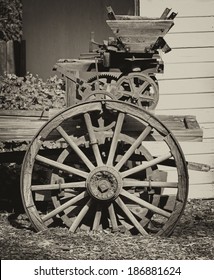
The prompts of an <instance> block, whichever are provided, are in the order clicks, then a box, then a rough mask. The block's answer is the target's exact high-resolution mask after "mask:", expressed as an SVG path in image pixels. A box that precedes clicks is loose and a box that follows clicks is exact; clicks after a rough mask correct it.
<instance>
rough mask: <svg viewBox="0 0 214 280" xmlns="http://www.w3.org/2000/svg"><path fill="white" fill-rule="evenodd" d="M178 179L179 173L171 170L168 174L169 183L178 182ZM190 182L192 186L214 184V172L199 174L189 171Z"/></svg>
mask: <svg viewBox="0 0 214 280" xmlns="http://www.w3.org/2000/svg"><path fill="white" fill-rule="evenodd" d="M164 171H165V170H164ZM176 179H177V172H176V171H173V170H169V171H168V172H167V182H176ZM189 182H190V184H191V185H201V184H214V171H210V172H198V171H191V170H189Z"/></svg>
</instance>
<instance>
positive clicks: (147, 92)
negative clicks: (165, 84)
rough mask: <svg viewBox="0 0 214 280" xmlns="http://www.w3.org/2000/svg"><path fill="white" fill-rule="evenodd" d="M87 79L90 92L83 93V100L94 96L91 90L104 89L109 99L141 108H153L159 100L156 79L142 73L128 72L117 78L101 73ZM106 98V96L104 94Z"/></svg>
mask: <svg viewBox="0 0 214 280" xmlns="http://www.w3.org/2000/svg"><path fill="white" fill-rule="evenodd" d="M98 80H99V83H98V82H97V77H96V76H95V77H92V78H90V79H89V80H88V83H89V84H90V85H91V92H88V93H86V94H85V96H84V99H83V100H88V99H89V97H90V98H91V96H93V97H94V94H93V91H95V90H101V91H102V90H104V91H106V92H108V93H109V95H110V96H112V98H111V99H118V100H121V101H125V102H129V103H133V104H136V105H138V106H139V107H141V108H144V109H145V108H146V109H150V110H153V109H155V108H156V106H157V103H158V100H159V89H158V84H157V81H155V80H154V78H151V77H150V76H148V75H147V74H144V73H140V72H137V73H130V74H128V75H122V76H120V77H119V78H118V77H116V76H114V75H111V74H101V75H99V76H98ZM106 98H108V97H107V96H106Z"/></svg>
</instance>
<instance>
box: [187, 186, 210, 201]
mask: <svg viewBox="0 0 214 280" xmlns="http://www.w3.org/2000/svg"><path fill="white" fill-rule="evenodd" d="M188 198H189V199H201V198H204V199H213V198H214V184H201V185H197V186H195V185H190V188H189V195H188Z"/></svg>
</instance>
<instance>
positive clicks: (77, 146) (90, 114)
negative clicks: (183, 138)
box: [21, 100, 188, 235]
mask: <svg viewBox="0 0 214 280" xmlns="http://www.w3.org/2000/svg"><path fill="white" fill-rule="evenodd" d="M100 119H102V120H103V121H102V122H98V121H97V120H100ZM156 140H157V141H156ZM52 141H54V143H55V145H56V146H58V147H60V149H59V150H58V152H56V151H55V153H52V152H51V150H50V151H46V150H44V146H45V145H47V143H50V142H52ZM156 144H158V146H157V145H156ZM41 167H42V168H45V170H46V171H47V174H49V177H48V178H47V180H46V181H45V182H44V181H38V178H36V176H35V173H36V171H37V170H39V169H40V168H41ZM166 172H168V173H169V177H168V179H167V180H165V179H166V178H164V179H163V178H162V177H163V174H165V173H166ZM37 177H38V176H37ZM164 177H165V176H164ZM35 178H36V179H35ZM21 192H22V199H23V204H24V206H25V209H26V213H27V214H28V216H29V218H30V220H31V222H32V224H33V225H34V227H35V228H36V229H37V230H44V229H46V228H47V227H51V226H52V225H54V224H55V223H56V222H57V221H62V223H63V224H65V225H66V226H67V227H69V229H70V231H71V232H75V231H76V230H77V229H80V230H101V229H109V230H112V231H118V230H125V231H130V232H131V233H133V234H137V233H140V234H149V233H152V234H158V235H169V234H171V233H172V231H173V229H174V227H175V225H176V224H177V222H178V220H179V218H180V216H181V214H182V212H183V210H184V207H185V203H186V199H187V193H188V174H187V168H186V162H185V159H184V156H183V154H182V151H181V149H180V146H179V144H178V143H177V141H176V140H175V138H174V137H173V135H172V133H171V132H170V131H169V130H168V129H167V128H166V127H165V126H164V125H163V124H162V123H161V122H160V121H159V120H158V119H156V118H155V117H154V116H153V115H151V114H150V113H149V112H147V111H145V110H143V109H141V108H138V107H137V106H134V105H132V104H128V103H127V104H126V103H124V102H119V101H113V100H95V101H91V102H87V103H82V104H78V105H75V106H73V107H71V108H68V109H66V110H65V111H63V112H61V113H60V114H58V115H56V116H55V117H54V118H53V119H51V120H50V121H49V122H48V123H47V124H46V125H45V126H44V127H43V128H42V129H41V130H40V131H39V132H38V133H37V135H36V136H35V138H34V139H33V141H32V143H31V145H30V147H29V150H28V151H27V153H26V156H25V159H24V162H23V166H22V176H21ZM38 197H39V198H40V199H38ZM41 197H42V199H41Z"/></svg>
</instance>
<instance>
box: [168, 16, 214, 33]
mask: <svg viewBox="0 0 214 280" xmlns="http://www.w3.org/2000/svg"><path fill="white" fill-rule="evenodd" d="M174 23H175V25H174V26H173V28H172V29H171V30H170V33H186V32H188V33H190V32H211V31H214V17H207V16H204V17H203V16H201V17H189V18H188V17H187V18H179V17H177V18H175V20H174Z"/></svg>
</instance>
